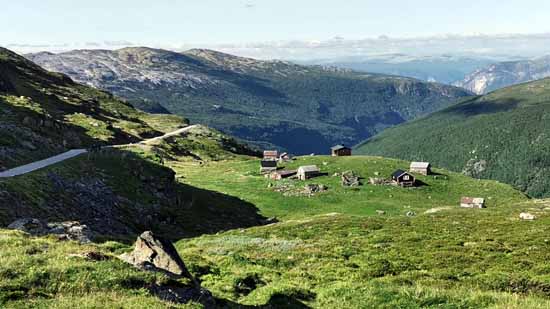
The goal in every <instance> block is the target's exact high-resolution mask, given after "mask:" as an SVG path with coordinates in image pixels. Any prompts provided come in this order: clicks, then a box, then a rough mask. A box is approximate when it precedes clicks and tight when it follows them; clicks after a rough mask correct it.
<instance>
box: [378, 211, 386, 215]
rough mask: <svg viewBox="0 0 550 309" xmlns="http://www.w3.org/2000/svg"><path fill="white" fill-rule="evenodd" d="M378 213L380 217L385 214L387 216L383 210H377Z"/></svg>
mask: <svg viewBox="0 0 550 309" xmlns="http://www.w3.org/2000/svg"><path fill="white" fill-rule="evenodd" d="M376 213H377V214H378V215H385V214H386V212H385V211H383V210H377V211H376Z"/></svg>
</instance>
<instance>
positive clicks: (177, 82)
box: [27, 48, 469, 153]
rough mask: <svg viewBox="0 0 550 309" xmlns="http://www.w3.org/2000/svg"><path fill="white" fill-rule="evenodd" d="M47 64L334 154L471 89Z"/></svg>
mask: <svg viewBox="0 0 550 309" xmlns="http://www.w3.org/2000/svg"><path fill="white" fill-rule="evenodd" d="M27 57H28V58H29V59H32V60H33V61H36V62H37V63H38V64H40V65H42V66H43V67H45V68H47V69H49V70H53V71H58V72H63V73H66V74H68V75H69V76H71V77H72V78H73V79H75V80H76V81H79V82H82V83H86V84H89V85H93V86H95V87H99V88H103V89H107V90H109V91H112V92H114V93H115V94H117V95H120V96H122V97H125V98H127V99H128V100H130V101H131V102H132V103H133V104H134V105H135V106H137V107H139V108H143V109H146V110H147V109H149V108H151V106H153V107H155V108H156V109H157V110H158V105H156V104H157V103H160V105H162V107H163V108H165V109H167V110H168V111H170V112H172V113H175V114H179V115H185V116H186V117H189V118H190V119H191V120H192V121H194V122H199V123H205V124H208V125H211V126H213V127H215V128H218V129H221V130H222V131H224V132H226V133H230V134H232V135H234V136H237V137H240V138H243V139H245V140H247V141H253V142H255V143H256V144H258V145H276V146H278V147H281V148H286V149H289V150H291V151H293V152H296V153H310V152H318V153H319V152H320V153H326V152H327V151H328V147H329V146H331V145H333V144H335V143H347V144H354V143H356V142H358V141H360V140H363V139H365V138H367V137H369V136H371V135H373V134H375V133H377V132H379V131H381V130H382V129H384V128H386V127H389V126H392V125H395V124H399V123H402V122H404V121H406V120H409V119H413V118H416V117H418V116H420V115H424V114H427V113H429V112H432V111H434V110H437V109H440V108H442V107H445V106H447V105H448V104H450V102H453V101H454V100H455V99H456V98H458V97H463V96H467V95H469V93H468V92H466V91H464V90H461V89H458V88H454V87H450V86H444V85H439V84H433V83H425V82H421V81H418V80H414V79H410V78H401V77H394V76H384V75H376V74H366V73H355V72H351V71H348V70H342V69H328V68H323V67H319V66H300V65H295V64H292V63H288V62H282V61H257V60H254V59H249V58H240V57H235V56H231V55H227V54H222V53H218V52H214V51H210V50H190V51H187V52H184V53H175V52H170V51H165V50H156V49H149V48H125V49H121V50H115V51H105V50H102V51H89V50H88V51H87V50H81V51H72V52H67V53H61V54H49V53H40V54H31V55H27Z"/></svg>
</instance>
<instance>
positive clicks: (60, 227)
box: [8, 218, 93, 243]
mask: <svg viewBox="0 0 550 309" xmlns="http://www.w3.org/2000/svg"><path fill="white" fill-rule="evenodd" d="M8 229H12V230H19V231H23V232H25V233H29V234H31V235H33V236H45V235H57V236H58V238H59V239H66V240H74V241H78V242H80V243H89V242H91V241H92V239H93V233H92V231H91V230H90V229H89V228H88V226H86V225H83V224H80V223H79V222H77V221H67V222H54V223H48V222H45V221H42V220H39V219H35V218H22V219H18V220H16V221H14V222H12V223H11V224H10V225H8Z"/></svg>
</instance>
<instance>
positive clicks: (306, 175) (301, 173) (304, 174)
mask: <svg viewBox="0 0 550 309" xmlns="http://www.w3.org/2000/svg"><path fill="white" fill-rule="evenodd" d="M320 174H321V170H320V169H319V168H318V167H317V165H306V166H300V167H299V168H298V172H297V175H298V179H300V180H307V179H310V178H313V177H317V176H319V175H320Z"/></svg>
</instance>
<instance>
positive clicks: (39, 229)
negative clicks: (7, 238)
mask: <svg viewBox="0 0 550 309" xmlns="http://www.w3.org/2000/svg"><path fill="white" fill-rule="evenodd" d="M8 229H10V230H19V231H22V232H25V233H28V234H31V235H35V236H42V235H46V234H47V233H48V224H47V223H46V222H43V221H41V220H38V219H34V218H23V219H18V220H16V221H14V222H12V223H11V224H10V225H8Z"/></svg>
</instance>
